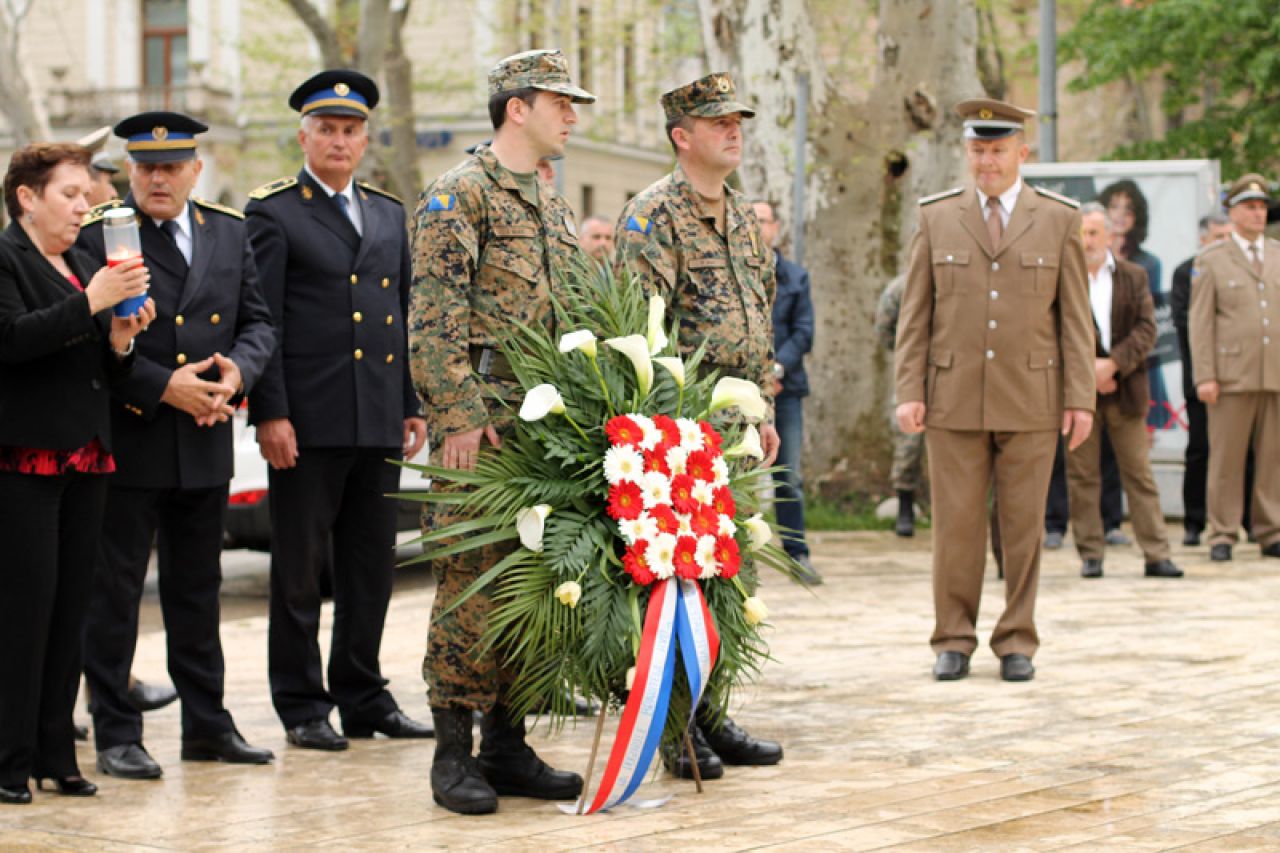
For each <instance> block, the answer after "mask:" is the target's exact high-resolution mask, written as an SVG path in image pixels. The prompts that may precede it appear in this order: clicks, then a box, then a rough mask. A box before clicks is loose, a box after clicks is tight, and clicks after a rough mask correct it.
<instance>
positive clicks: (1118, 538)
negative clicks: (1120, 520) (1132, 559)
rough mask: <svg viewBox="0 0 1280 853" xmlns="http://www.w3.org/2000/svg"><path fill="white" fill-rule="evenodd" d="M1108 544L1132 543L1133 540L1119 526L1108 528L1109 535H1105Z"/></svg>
mask: <svg viewBox="0 0 1280 853" xmlns="http://www.w3.org/2000/svg"><path fill="white" fill-rule="evenodd" d="M1103 539H1104V540H1105V541H1106V543H1107V544H1108V545H1132V544H1133V540H1132V539H1130V538H1129V537H1128V536H1126V535H1125V532H1124V531H1123V530H1121V529H1120V528H1119V527H1117V528H1115V529H1114V530H1108V531H1107V535H1106V536H1104V537H1103Z"/></svg>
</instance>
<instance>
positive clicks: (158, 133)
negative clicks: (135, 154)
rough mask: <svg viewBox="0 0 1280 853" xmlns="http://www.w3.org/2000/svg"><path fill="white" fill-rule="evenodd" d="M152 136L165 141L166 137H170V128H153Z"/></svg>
mask: <svg viewBox="0 0 1280 853" xmlns="http://www.w3.org/2000/svg"><path fill="white" fill-rule="evenodd" d="M151 138H152V139H155V140H157V141H159V142H164V141H165V140H166V139H168V138H169V128H167V127H153V128H151Z"/></svg>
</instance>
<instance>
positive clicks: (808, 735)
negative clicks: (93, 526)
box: [0, 532, 1280, 851]
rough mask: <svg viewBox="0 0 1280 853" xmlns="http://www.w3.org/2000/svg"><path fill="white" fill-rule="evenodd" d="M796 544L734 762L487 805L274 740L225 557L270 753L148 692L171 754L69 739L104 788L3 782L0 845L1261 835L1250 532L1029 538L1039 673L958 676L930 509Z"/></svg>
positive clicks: (713, 845)
mask: <svg viewBox="0 0 1280 853" xmlns="http://www.w3.org/2000/svg"><path fill="white" fill-rule="evenodd" d="M812 544H813V548H814V562H815V564H816V566H817V567H818V569H819V570H820V571H821V572H822V573H823V575H824V576H825V577H826V579H827V583H826V585H825V586H823V587H820V588H818V589H817V590H815V591H812V592H811V591H809V590H806V589H803V588H800V587H794V586H790V585H787V584H785V583H783V582H781V581H778V580H770V582H769V583H768V584H767V586H766V588H765V590H764V593H763V594H764V596H765V598H766V600H767V602H768V604H769V607H770V610H771V621H772V623H773V627H772V629H771V630H770V633H769V640H770V642H771V645H772V649H773V654H774V656H775V658H776V659H775V660H774V661H773V662H771V663H770V664H769V665H768V667H767V668H766V670H765V673H764V676H763V679H762V681H761V682H760V683H759V684H756V685H753V686H751V687H749V688H747V689H746V690H744V691H743V692H742V695H741V696H740V697H739V699H738V707H736V708H735V710H734V715H735V718H736V719H737V720H738V721H739V722H740V723H742V724H743V725H745V726H746V727H747V728H749V729H750V730H751V731H752V732H753V733H755V734H757V735H760V736H764V737H771V738H776V739H778V740H781V741H782V742H783V743H784V744H785V746H786V750H787V754H786V758H785V760H784V761H783V763H782V764H780V765H778V766H776V767H765V768H729V769H728V771H727V773H726V775H725V778H724V779H722V780H719V781H715V782H708V783H707V785H706V791H705V792H704V793H703V794H701V795H698V794H696V793H695V792H694V789H693V785H692V783H685V782H679V781H676V780H674V779H671V778H669V777H666V776H665V775H663V774H661V773H659V774H657V775H655V776H654V777H653V780H652V781H651V782H650V783H649V784H648V785H647V786H646V788H644V789H642V793H643V795H645V796H650V797H656V796H662V795H665V794H673V795H675V796H674V799H672V800H671V801H670V802H669V803H668V804H667V805H665V806H664V807H662V808H658V809H652V810H640V809H634V808H629V807H623V808H620V809H618V810H617V811H616V812H615V813H613V814H609V815H603V816H595V817H589V818H579V817H575V816H567V815H563V814H560V813H559V812H558V811H557V810H556V809H555V807H554V806H552V805H549V804H546V803H538V802H532V801H520V800H503V801H502V806H501V810H500V812H499V813H498V814H497V815H494V816H487V817H481V818H467V817H461V816H458V815H454V814H452V813H450V812H447V811H445V810H443V809H441V808H439V807H437V806H435V805H433V804H432V802H431V794H430V790H429V786H428V784H427V781H426V780H427V774H428V771H429V768H430V763H431V751H432V746H431V742H416V743H415V742H395V741H390V740H385V739H378V740H374V741H356V742H353V745H352V748H351V749H350V750H349V751H348V752H346V753H340V754H337V755H332V754H325V753H317V752H308V751H304V750H297V749H293V748H291V747H289V746H287V745H286V743H285V741H284V735H283V732H282V730H281V729H280V726H279V725H278V723H277V722H276V720H275V716H274V713H273V712H272V708H271V703H270V697H269V696H268V693H267V681H266V621H265V618H264V616H263V615H262V614H263V613H264V611H265V602H264V601H263V600H262V596H263V591H264V588H265V585H264V584H263V583H262V577H261V573H260V572H259V573H258V575H256V576H254V575H253V573H252V572H244V573H240V574H238V575H237V576H236V577H235V579H234V583H231V582H229V583H228V588H229V589H232V590H234V592H233V593H232V597H234V598H236V601H235V602H233V603H232V604H230V605H228V607H227V615H226V618H224V622H223V641H224V645H225V649H226V655H227V668H228V679H227V697H228V700H227V704H228V706H229V708H230V709H231V711H232V713H233V714H234V715H235V717H236V721H237V723H238V725H239V727H240V729H241V731H242V732H244V734H245V736H246V737H247V738H248V739H249V741H250V742H252V743H255V744H258V745H262V746H268V747H270V748H271V749H273V750H275V751H276V754H277V761H276V763H275V764H274V765H272V766H270V767H247V768H246V767H232V766H224V765H216V764H214V765H210V764H190V763H188V764H184V763H182V762H181V761H180V760H179V756H178V752H179V743H178V739H179V713H178V708H177V706H172V707H170V708H167V709H164V710H162V711H158V712H155V713H152V714H149V715H147V718H146V724H147V737H146V743H147V746H148V748H149V749H150V750H151V752H152V754H153V755H154V756H155V757H156V759H157V760H158V761H159V762H160V763H161V764H162V765H164V767H165V777H164V779H163V780H161V781H158V782H124V781H119V780H113V779H107V778H104V777H102V776H101V774H98V773H97V772H96V769H95V768H94V755H93V750H92V748H90V747H87V746H82V747H81V751H80V761H81V766H82V767H83V769H84V770H85V772H86V775H88V776H89V777H90V778H92V779H94V780H95V781H97V782H98V783H99V785H100V786H101V789H102V790H101V792H100V794H99V796H98V797H96V798H94V799H92V800H83V801H81V800H73V799H69V798H60V797H57V796H54V795H52V794H49V793H45V794H37V795H36V802H35V804H33V805H32V806H27V807H12V806H11V807H2V808H0V849H3V850H6V851H7V850H24V849H33V850H101V851H118V850H205V849H234V850H286V849H297V848H303V847H318V848H332V849H344V850H384V849H408V850H432V849H456V848H462V847H465V848H469V849H470V850H473V851H490V850H492V851H498V850H502V851H522V850H539V851H541V850H578V849H600V850H610V851H632V850H637V851H638V850H654V849H669V848H674V847H677V846H695V845H696V846H698V847H700V848H705V849H706V850H711V851H720V850H748V849H764V848H769V849H781V850H876V849H886V848H892V849H897V850H912V851H915V850H919V851H988V850H1010V851H1022V850H1027V851H1039V850H1107V851H1112V850H1142V851H1145V850H1173V849H1186V850H1278V849H1280V714H1277V712H1276V710H1277V708H1278V707H1280V683H1278V682H1280V679H1278V678H1277V675H1276V673H1277V672H1278V671H1280V670H1278V665H1280V606H1278V604H1277V603H1278V602H1280V560H1266V559H1263V558H1261V557H1260V556H1259V553H1258V549H1257V547H1256V546H1248V545H1241V546H1239V547H1238V548H1237V549H1236V550H1237V559H1236V561H1235V562H1233V563H1229V564H1215V563H1210V562H1208V560H1207V557H1206V549H1204V548H1197V549H1175V552H1176V553H1175V559H1176V560H1177V561H1178V562H1179V563H1180V564H1181V565H1182V566H1183V568H1184V569H1186V570H1187V572H1188V576H1187V577H1186V578H1185V579H1182V580H1163V579H1145V578H1143V577H1141V574H1142V558H1141V555H1140V554H1139V553H1138V552H1137V551H1136V550H1134V549H1132V548H1120V549H1111V550H1109V551H1108V559H1107V562H1106V577H1104V578H1103V579H1101V580H1096V581H1085V580H1082V579H1081V578H1079V577H1078V574H1077V570H1078V561H1077V559H1076V558H1075V555H1074V553H1073V552H1072V551H1071V550H1070V542H1068V548H1067V549H1064V550H1063V551H1059V552H1049V553H1046V556H1045V565H1044V571H1043V577H1042V582H1041V587H1040V601H1039V613H1038V622H1039V627H1040V631H1041V637H1042V642H1043V646H1042V648H1041V650H1040V653H1039V655H1037V657H1036V665H1037V668H1038V674H1037V678H1036V680H1035V681H1033V682H1031V683H1029V684H1005V683H1003V682H1001V681H1000V680H999V661H998V660H997V659H996V658H995V657H994V656H993V655H992V654H991V653H990V651H989V650H988V649H986V648H985V647H984V648H982V649H980V650H979V652H978V653H977V654H976V655H975V656H974V661H973V668H972V670H973V672H972V675H971V676H970V677H969V678H968V679H966V680H964V681H961V682H956V683H949V684H940V683H937V682H934V681H933V680H932V679H931V678H930V676H929V668H930V666H931V664H932V654H931V652H930V650H929V648H928V645H927V639H928V635H929V631H930V628H931V624H932V614H931V604H930V583H929V547H930V543H929V539H928V534H927V532H925V534H924V535H923V536H921V537H919V538H917V539H915V540H907V541H904V540H899V539H896V538H894V537H893V536H892V535H891V534H887V533H843V534H819V535H817V536H815V537H814V538H813V543H812ZM432 594H433V590H432V588H431V587H430V585H423V584H422V583H418V584H417V585H416V586H415V585H410V586H409V587H407V588H401V589H398V591H397V594H396V597H395V599H394V600H393V603H392V608H391V613H390V615H389V618H388V623H387V631H386V639H385V642H384V647H383V665H384V670H385V674H386V675H387V677H388V678H390V679H391V683H392V684H391V687H392V690H393V691H394V692H395V694H396V696H397V697H398V699H399V701H400V703H401V705H402V706H403V707H404V708H405V710H406V711H407V712H409V713H410V715H412V716H420V717H425V716H426V715H427V713H428V712H427V707H426V698H425V696H424V695H423V689H422V683H421V679H420V676H419V667H420V662H421V655H422V650H423V647H424V641H425V634H426V624H427V618H428V613H429V610H430V603H431V597H432ZM984 594H985V598H986V605H985V606H984V608H983V613H982V623H981V626H980V630H981V632H982V635H983V638H984V640H985V638H986V636H987V635H988V634H989V632H990V630H991V627H992V626H993V625H994V622H995V619H996V616H997V615H998V607H999V604H1000V602H1001V600H1002V597H1003V596H1002V589H1001V586H1000V582H999V581H997V580H996V578H995V575H994V570H992V571H991V573H990V576H989V579H988V583H987V585H986V588H985V590H984ZM330 617H331V613H329V612H328V611H326V614H325V629H326V630H327V627H328V624H329V621H328V620H329V619H330ZM158 627H159V626H158V624H157V620H155V619H154V618H149V619H144V631H146V633H144V634H143V636H142V637H141V638H140V641H139V648H138V658H137V665H136V669H137V671H139V672H142V673H148V672H155V673H159V672H163V669H164V637H163V634H162V633H161V632H160V631H158V630H156V629H157V628H158ZM614 724H615V721H614V720H610V723H609V728H608V729H607V731H608V732H610V733H611V730H612V727H613V725H614ZM593 732H594V723H593V722H592V721H586V722H584V723H580V724H578V725H577V726H570V727H568V728H566V729H565V730H564V731H563V732H561V733H560V734H558V735H551V736H549V735H548V734H546V733H545V731H543V730H541V729H539V730H537V731H536V733H535V735H534V736H533V738H532V740H533V742H534V744H535V746H536V748H537V749H538V750H539V752H540V753H541V754H542V755H543V756H544V757H546V758H547V759H548V760H550V761H551V762H552V763H553V764H555V765H557V766H561V767H569V768H574V769H578V770H579V771H581V770H582V769H583V768H584V767H585V765H586V761H587V755H588V752H589V750H590V744H591V738H592V734H593Z"/></svg>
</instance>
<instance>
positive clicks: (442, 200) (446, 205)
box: [427, 193, 457, 213]
mask: <svg viewBox="0 0 1280 853" xmlns="http://www.w3.org/2000/svg"><path fill="white" fill-rule="evenodd" d="M456 201H457V199H456V198H454V195H453V193H440V194H438V195H433V196H431V201H429V202H427V210H428V211H430V212H433V213H434V212H436V211H442V210H453V206H454V204H455V203H456Z"/></svg>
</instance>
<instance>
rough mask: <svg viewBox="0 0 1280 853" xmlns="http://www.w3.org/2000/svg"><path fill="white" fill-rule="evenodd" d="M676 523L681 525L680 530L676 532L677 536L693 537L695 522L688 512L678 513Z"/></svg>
mask: <svg viewBox="0 0 1280 853" xmlns="http://www.w3.org/2000/svg"><path fill="white" fill-rule="evenodd" d="M676 521H677V522H678V523H679V524H680V528H679V530H677V531H676V535H677V536H692V535H693V521H692V520H691V519H690V518H689V514H688V513H687V512H677V513H676Z"/></svg>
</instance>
